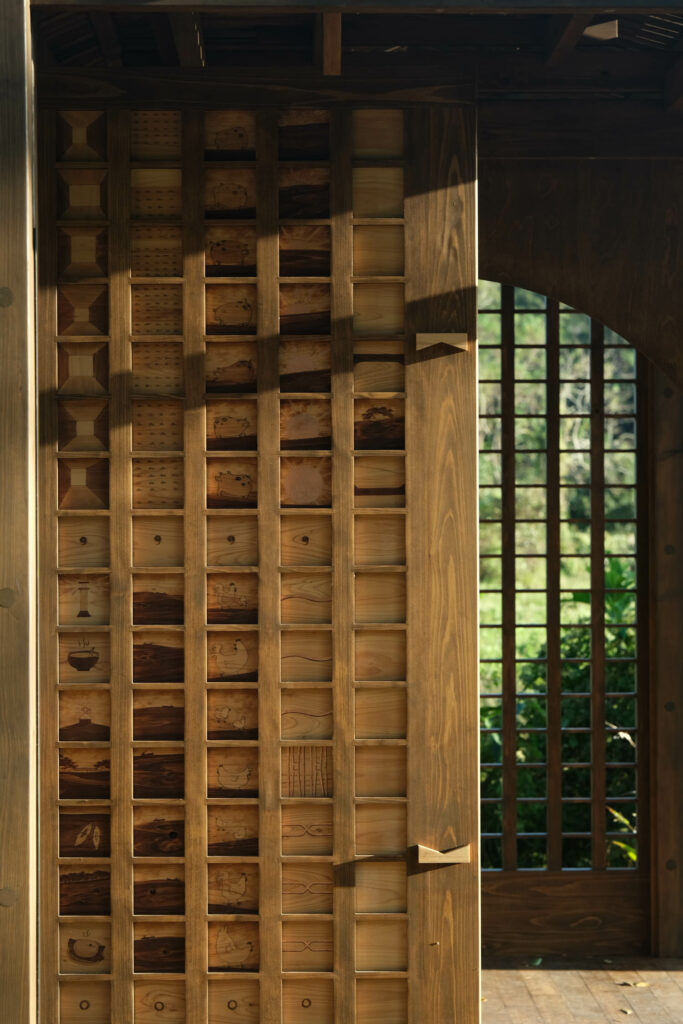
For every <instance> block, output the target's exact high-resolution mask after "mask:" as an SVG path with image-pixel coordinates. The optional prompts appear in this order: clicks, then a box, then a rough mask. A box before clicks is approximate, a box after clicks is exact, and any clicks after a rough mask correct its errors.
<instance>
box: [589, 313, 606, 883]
mask: <svg viewBox="0 0 683 1024" xmlns="http://www.w3.org/2000/svg"><path fill="white" fill-rule="evenodd" d="M604 333H605V332H604V328H603V326H602V324H600V323H599V322H598V321H597V320H592V321H591V723H592V763H593V767H592V772H591V778H592V785H591V796H592V825H591V831H592V834H593V839H592V841H593V857H592V866H593V870H594V871H600V870H602V869H604V868H605V866H606V862H607V861H606V848H605V460H604V444H605V440H604V439H605V416H604V408H605V406H604V386H603V385H604V360H603V352H604V349H603V339H604Z"/></svg>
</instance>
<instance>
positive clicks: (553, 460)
mask: <svg viewBox="0 0 683 1024" xmlns="http://www.w3.org/2000/svg"><path fill="white" fill-rule="evenodd" d="M480 310H481V312H480V317H479V339H480V355H479V359H480V362H479V379H480V384H479V396H480V549H481V575H480V608H481V633H480V639H481V797H482V806H481V811H482V864H483V868H484V869H485V870H486V869H488V870H494V871H496V870H497V871H502V872H512V871H519V870H523V869H527V870H544V871H562V872H564V871H568V870H571V869H590V870H592V871H621V872H623V873H624V877H625V884H626V885H628V884H629V882H628V878H629V877H632V875H631V874H630V872H632V871H634V870H636V871H638V870H640V871H642V870H645V863H644V862H645V860H646V858H647V842H646V841H644V840H645V837H646V836H647V789H648V783H647V672H648V649H647V647H648V623H647V594H648V582H647V573H648V569H647V536H648V524H647V490H648V488H647V461H646V451H647V436H646V435H647V409H646V406H647V380H646V363H645V360H644V359H643V358H642V357H640V356H638V354H637V353H636V352H635V350H634V349H633V348H632V347H630V346H629V345H628V344H627V342H625V341H624V339H623V338H621V337H619V336H617V335H616V334H614V333H613V332H612V331H610V330H608V329H606V328H604V327H603V326H602V325H601V324H599V323H598V322H596V321H595V320H591V318H590V317H589V316H586V315H584V314H583V313H580V312H578V311H576V310H574V309H571V308H570V307H568V306H564V305H562V304H561V303H558V302H555V301H554V300H551V299H546V297H545V296H543V295H538V294H536V293H534V292H530V291H526V290H523V289H521V288H513V287H512V286H509V285H502V286H501V285H499V284H494V283H492V282H486V281H485V282H480Z"/></svg>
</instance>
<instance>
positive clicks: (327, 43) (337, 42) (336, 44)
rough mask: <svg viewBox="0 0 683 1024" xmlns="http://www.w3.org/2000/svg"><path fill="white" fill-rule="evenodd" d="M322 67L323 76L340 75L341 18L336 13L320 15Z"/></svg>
mask: <svg viewBox="0 0 683 1024" xmlns="http://www.w3.org/2000/svg"><path fill="white" fill-rule="evenodd" d="M322 66H323V74H324V75H341V69H342V16H341V14H338V13H334V12H332V13H330V14H323V15H322Z"/></svg>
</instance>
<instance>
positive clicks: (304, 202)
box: [279, 167, 330, 220]
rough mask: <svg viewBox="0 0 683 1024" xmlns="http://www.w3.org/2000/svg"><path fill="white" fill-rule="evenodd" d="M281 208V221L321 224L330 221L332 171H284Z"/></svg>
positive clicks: (307, 169) (280, 199) (281, 172)
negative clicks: (307, 221)
mask: <svg viewBox="0 0 683 1024" xmlns="http://www.w3.org/2000/svg"><path fill="white" fill-rule="evenodd" d="M279 207H280V218H281V219H282V220H318V219H325V218H326V217H329V216H330V172H329V170H328V169H327V168H325V167H281V168H280V174H279Z"/></svg>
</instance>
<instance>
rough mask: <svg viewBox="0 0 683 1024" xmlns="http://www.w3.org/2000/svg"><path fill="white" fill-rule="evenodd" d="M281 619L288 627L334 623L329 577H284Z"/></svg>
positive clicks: (285, 575)
mask: <svg viewBox="0 0 683 1024" xmlns="http://www.w3.org/2000/svg"><path fill="white" fill-rule="evenodd" d="M280 609H281V611H280V615H281V620H282V622H285V623H299V622H301V623H304V622H332V577H331V576H330V575H329V574H328V573H320V572H317V573H311V574H310V575H308V574H305V573H300V572H295V573H283V575H282V589H281V597H280Z"/></svg>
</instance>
